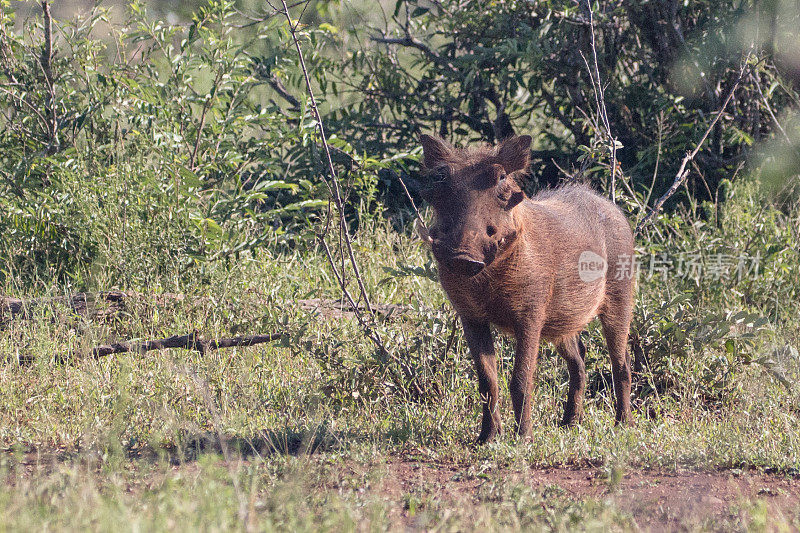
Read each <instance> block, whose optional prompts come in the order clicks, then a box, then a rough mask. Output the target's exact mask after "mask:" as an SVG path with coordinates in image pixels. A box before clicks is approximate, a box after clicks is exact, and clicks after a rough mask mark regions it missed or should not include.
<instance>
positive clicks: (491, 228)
mask: <svg viewBox="0 0 800 533" xmlns="http://www.w3.org/2000/svg"><path fill="white" fill-rule="evenodd" d="M495 233H497V229H496V228H495V227H494V226H491V225H489V226H486V235H488V236H489V237H491V236H492V235H494V234H495Z"/></svg>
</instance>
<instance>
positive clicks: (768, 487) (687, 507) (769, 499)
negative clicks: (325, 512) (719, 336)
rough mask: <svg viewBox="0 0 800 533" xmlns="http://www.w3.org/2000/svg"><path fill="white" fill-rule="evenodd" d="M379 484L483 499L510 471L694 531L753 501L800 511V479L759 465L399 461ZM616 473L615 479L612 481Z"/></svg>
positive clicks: (517, 477) (791, 514)
mask: <svg viewBox="0 0 800 533" xmlns="http://www.w3.org/2000/svg"><path fill="white" fill-rule="evenodd" d="M386 469H387V472H386V476H385V477H384V479H383V482H382V484H381V485H380V486H379V487H378V490H379V491H382V492H385V493H386V497H387V498H391V499H398V500H402V497H403V495H404V494H409V493H414V492H419V491H421V490H423V491H425V492H426V493H427V494H431V495H432V496H433V497H435V498H438V499H441V500H444V501H448V500H450V501H462V502H465V501H470V500H472V501H473V502H477V501H478V499H479V494H480V490H481V486H482V485H483V484H484V483H487V482H489V481H490V480H492V479H497V478H498V477H501V476H502V477H504V478H505V479H506V480H509V478H510V479H511V480H513V481H514V482H515V483H519V484H524V485H528V486H529V487H531V488H532V489H534V490H536V491H537V492H541V491H545V490H550V491H554V492H555V493H556V494H560V496H561V497H562V498H567V499H571V500H584V499H587V498H592V499H595V500H603V501H609V500H610V501H611V502H613V504H614V505H615V506H616V508H617V509H619V510H621V511H624V512H626V513H629V514H630V515H631V517H632V518H633V519H634V521H635V522H636V525H637V526H638V527H639V528H640V529H641V530H643V531H676V530H678V531H680V530H693V529H696V528H697V527H699V526H705V527H709V528H711V529H726V527H725V524H733V523H736V522H737V520H736V518H737V516H738V515H739V513H740V512H741V511H742V510H745V509H747V507H748V506H749V505H752V503H753V502H755V501H757V500H760V501H763V502H764V504H765V505H766V510H767V512H768V514H769V515H770V516H771V517H773V518H774V517H779V516H783V517H784V518H786V519H787V521H789V522H790V523H791V520H792V519H793V518H795V517H797V516H798V515H800V479H797V478H792V477H786V476H777V475H769V474H763V473H759V472H755V471H741V470H726V471H712V472H696V471H680V470H678V471H677V472H657V471H650V470H633V469H627V470H624V471H619V472H616V473H609V472H608V471H606V470H605V469H602V468H600V469H599V468H570V467H563V468H547V469H540V468H531V469H527V470H519V469H509V470H508V471H505V470H499V471H495V472H487V473H486V475H479V476H476V475H475V468H474V467H469V466H460V465H456V464H435V463H430V462H424V461H416V460H397V461H394V462H389V463H387V465H386ZM611 478H614V481H612V479H611ZM396 513H397V518H398V520H399V521H401V522H404V523H405V525H406V526H408V527H409V528H411V529H414V517H413V516H411V515H412V514H413V513H409V511H408V510H407V509H404V508H402V507H399V508H398V509H397V511H396Z"/></svg>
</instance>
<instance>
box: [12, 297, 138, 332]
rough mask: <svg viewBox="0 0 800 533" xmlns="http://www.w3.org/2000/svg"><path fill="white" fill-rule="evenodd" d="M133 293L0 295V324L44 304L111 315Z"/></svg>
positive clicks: (29, 314)
mask: <svg viewBox="0 0 800 533" xmlns="http://www.w3.org/2000/svg"><path fill="white" fill-rule="evenodd" d="M133 295H134V294H133V293H126V292H122V291H107V292H98V293H96V294H92V293H85V292H79V293H76V294H70V295H67V296H56V297H50V298H30V299H21V298H12V297H10V296H0V324H2V323H4V322H7V321H9V320H14V319H29V318H31V317H32V316H33V311H34V310H35V309H37V308H40V307H45V306H49V307H54V306H63V307H67V308H68V309H69V310H70V311H71V312H72V313H74V314H76V315H78V316H84V317H96V316H103V317H106V316H112V315H114V314H116V313H118V312H120V311H122V310H124V309H125V299H127V298H130V297H132V296H133Z"/></svg>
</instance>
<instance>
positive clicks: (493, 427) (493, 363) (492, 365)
mask: <svg viewBox="0 0 800 533" xmlns="http://www.w3.org/2000/svg"><path fill="white" fill-rule="evenodd" d="M461 322H462V324H463V325H464V336H465V337H466V339H467V344H468V345H469V351H470V353H471V354H472V359H473V360H474V361H475V370H476V371H477V373H478V390H479V391H480V394H481V403H482V404H483V421H482V422H481V433H480V436H478V442H479V443H481V444H482V443H484V442H488V441H490V440H492V439H493V438H495V437H496V436H497V435H498V434H499V433H500V413H499V412H498V408H497V404H498V396H499V386H498V384H497V358H496V357H495V353H494V339H493V338H492V331H491V330H490V329H489V324H488V323H486V322H469V321H467V320H462V321H461Z"/></svg>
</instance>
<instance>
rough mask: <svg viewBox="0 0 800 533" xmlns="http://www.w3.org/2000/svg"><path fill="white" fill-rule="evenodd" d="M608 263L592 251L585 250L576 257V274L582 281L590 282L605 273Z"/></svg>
mask: <svg viewBox="0 0 800 533" xmlns="http://www.w3.org/2000/svg"><path fill="white" fill-rule="evenodd" d="M607 270H608V263H606V260H605V259H603V258H602V257H600V256H599V255H597V254H596V253H594V252H590V251H589V250H586V251H585V252H582V253H581V256H580V257H579V258H578V276H579V277H580V278H581V281H583V282H584V283H591V282H593V281H595V280H598V279H600V278H602V277H603V276H605V275H606V271H607Z"/></svg>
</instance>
